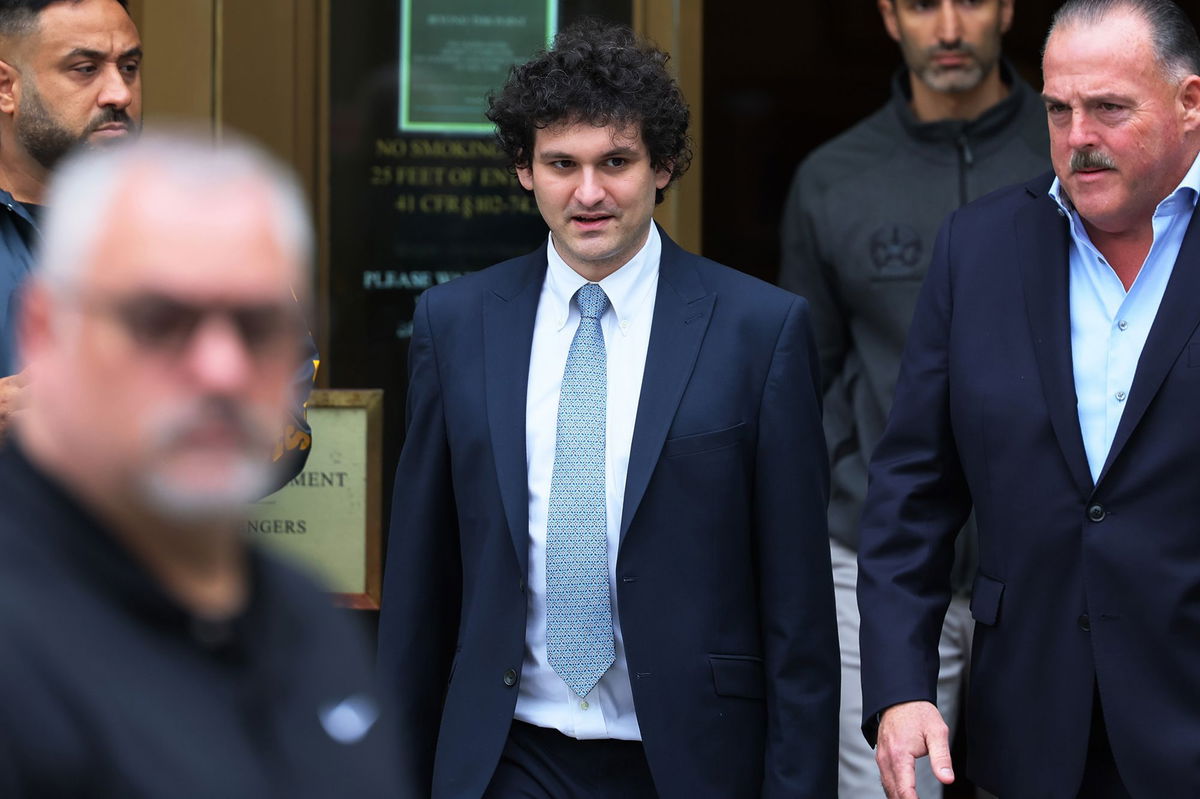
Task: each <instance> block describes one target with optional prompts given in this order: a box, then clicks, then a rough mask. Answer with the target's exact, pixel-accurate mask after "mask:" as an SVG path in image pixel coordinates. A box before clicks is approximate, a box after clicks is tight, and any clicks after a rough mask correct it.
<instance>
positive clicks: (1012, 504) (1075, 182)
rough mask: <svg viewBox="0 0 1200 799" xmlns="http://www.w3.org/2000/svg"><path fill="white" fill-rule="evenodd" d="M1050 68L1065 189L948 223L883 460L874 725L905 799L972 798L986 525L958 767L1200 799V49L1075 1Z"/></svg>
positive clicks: (880, 754)
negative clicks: (947, 794) (955, 570)
mask: <svg viewBox="0 0 1200 799" xmlns="http://www.w3.org/2000/svg"><path fill="white" fill-rule="evenodd" d="M1042 71H1043V75H1044V80H1045V85H1044V87H1043V92H1042V97H1043V101H1044V107H1045V109H1046V112H1047V118H1048V122H1049V132H1050V143H1051V147H1050V152H1051V160H1052V162H1053V166H1054V171H1053V173H1047V174H1046V175H1043V176H1042V177H1040V178H1036V179H1034V180H1032V181H1029V182H1026V183H1022V184H1018V185H1015V186H1012V187H1010V188H1007V189H1003V190H1001V191H998V192H995V193H993V194H992V195H990V196H989V197H987V198H984V199H982V200H980V201H978V202H976V203H972V204H970V205H968V206H966V207H964V208H962V209H960V210H959V211H957V212H955V213H954V214H953V215H952V216H951V217H950V218H949V219H948V220H947V221H946V222H945V224H944V225H943V226H942V229H941V232H940V233H939V236H938V240H937V244H936V245H935V247H934V252H933V261H932V264H931V266H930V268H929V275H928V277H927V278H926V280H925V283H924V286H923V287H922V290H921V295H920V298H919V299H918V302H917V309H916V312H915V314H914V316H913V325H912V330H911V332H910V334H909V338H908V344H907V347H906V349H905V352H904V357H903V362H902V367H901V371H900V377H899V379H898V381H897V384H896V391H895V401H894V403H893V406H892V412H891V416H890V418H889V419H888V423H887V428H886V430H885V432H884V434H883V437H882V439H881V440H880V442H879V446H878V447H877V448H876V450H875V455H874V458H873V459H872V462H871V466H870V478H871V487H870V491H869V493H868V496H867V502H866V507H865V510H864V513H863V519H862V527H861V542H860V547H859V583H858V596H859V605H860V607H861V609H862V664H863V697H864V703H863V709H864V718H863V728H864V731H865V732H866V733H867V735H868V737H869V738H870V739H871V740H872V741H876V742H877V758H878V762H879V767H880V772H881V776H882V778H883V784H884V787H885V789H886V790H887V793H888V796H889V797H894V798H895V799H912V798H913V797H915V796H917V795H918V793H919V790H918V789H917V787H916V786H917V783H916V781H915V774H914V758H915V757H917V756H920V755H924V754H926V753H929V754H930V755H931V757H930V767H929V769H926V767H925V766H924V765H921V766H920V769H921V770H932V772H933V773H934V774H935V775H936V776H937V777H938V779H939V780H941V781H942V782H950V781H952V780H953V779H954V775H955V768H954V765H955V764H952V763H951V759H950V755H949V749H948V741H947V735H946V728H945V725H944V724H943V722H942V719H941V717H940V715H939V714H938V709H937V708H936V707H935V706H934V704H933V703H934V702H935V700H936V693H935V690H934V685H935V683H936V677H937V675H936V671H937V669H936V663H937V656H936V653H937V642H938V631H939V629H940V627H941V624H942V617H943V615H944V613H945V611H946V607H947V605H948V603H949V602H950V597H951V591H952V585H953V584H952V581H951V573H950V571H951V570H950V564H951V561H952V558H953V550H954V540H955V534H956V533H957V531H958V529H959V527H960V526H961V525H962V523H963V522H964V521H965V520H966V518H967V516H968V514H969V513H970V512H971V511H972V510H974V513H975V518H976V519H977V521H978V530H979V566H978V571H977V574H976V576H975V579H974V584H973V589H972V595H971V606H970V607H971V614H972V616H973V617H974V619H975V622H976V624H975V631H974V642H973V662H972V669H971V679H970V683H969V697H968V707H967V719H968V721H969V723H968V725H967V730H966V734H967V749H966V751H967V758H966V771H967V773H968V774H969V775H970V776H971V778H972V779H973V780H974V781H975V783H976V784H977V785H979V786H981V787H983V788H985V789H987V790H988V791H990V792H992V793H994V794H996V795H998V796H999V797H1001V799H1009V798H1010V797H1020V798H1021V799H1027V798H1028V799H1038V798H1039V797H1046V798H1047V799H1049V798H1051V797H1053V798H1055V799H1057V797H1079V798H1080V799H1129V798H1130V797H1167V796H1170V797H1183V796H1200V769H1197V767H1196V764H1197V763H1198V762H1200V739H1198V738H1197V735H1196V731H1197V730H1200V702H1197V697H1198V696H1200V535H1197V529H1198V528H1197V519H1198V518H1200V491H1198V490H1197V480H1196V475H1197V470H1196V454H1197V452H1200V427H1197V426H1196V425H1195V424H1193V423H1192V419H1193V417H1194V415H1195V411H1196V408H1197V407H1200V304H1198V303H1197V301H1196V298H1197V297H1198V296H1200V269H1197V266H1198V265H1200V217H1197V215H1196V212H1195V211H1196V201H1197V197H1198V196H1200V160H1198V158H1197V156H1198V154H1200V39H1198V38H1197V35H1196V29H1195V27H1194V24H1193V22H1192V21H1191V20H1189V19H1188V17H1187V15H1186V14H1185V13H1184V12H1183V11H1182V10H1181V9H1180V7H1179V6H1177V5H1176V4H1175V3H1173V2H1171V0H1069V1H1068V2H1067V3H1065V4H1064V5H1063V6H1062V7H1061V8H1060V9H1059V11H1058V12H1057V13H1056V15H1055V18H1054V22H1053V25H1052V27H1051V30H1050V34H1049V37H1048V39H1047V42H1046V47H1045V51H1044V56H1043V61H1042ZM920 795H921V796H922V797H924V794H923V793H921V794H920Z"/></svg>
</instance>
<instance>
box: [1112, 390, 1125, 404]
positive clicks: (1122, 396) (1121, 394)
mask: <svg viewBox="0 0 1200 799" xmlns="http://www.w3.org/2000/svg"><path fill="white" fill-rule="evenodd" d="M1113 396H1114V397H1116V398H1117V402H1124V401H1125V392H1124V391H1118V392H1117V393H1116V394H1114V395H1113Z"/></svg>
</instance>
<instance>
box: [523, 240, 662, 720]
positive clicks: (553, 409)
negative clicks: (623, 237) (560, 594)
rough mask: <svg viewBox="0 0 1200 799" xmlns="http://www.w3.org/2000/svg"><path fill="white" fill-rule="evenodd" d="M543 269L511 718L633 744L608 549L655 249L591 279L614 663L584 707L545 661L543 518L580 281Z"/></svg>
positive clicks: (636, 392)
mask: <svg viewBox="0 0 1200 799" xmlns="http://www.w3.org/2000/svg"><path fill="white" fill-rule="evenodd" d="M546 252H547V260H548V262H549V263H548V268H547V269H546V281H545V283H543V284H542V293H541V297H540V299H539V300H538V308H537V316H536V318H535V321H534V327H533V347H532V350H531V352H530V357H529V393H528V395H527V398H526V410H525V413H526V416H525V456H526V459H527V465H528V470H529V580H528V596H529V610H528V614H527V616H526V621H525V660H524V663H523V664H522V666H521V682H520V687H519V693H518V695H517V709H516V713H515V714H514V715H515V717H516V718H517V719H519V720H520V721H524V722H528V723H530V724H536V725H538V726H540V727H550V728H553V729H557V730H559V731H560V732H562V733H563V734H564V735H569V736H571V737H573V738H579V739H593V738H618V739H622V740H630V741H637V740H641V737H642V734H641V730H640V729H639V728H638V722H637V716H636V714H635V713H634V709H633V690H632V689H631V688H630V685H629V666H628V664H627V663H626V662H625V645H624V640H623V638H622V636H621V623H620V617H619V616H618V614H617V582H616V573H617V546H618V543H619V539H620V529H621V511H622V508H623V507H624V504H625V503H624V499H625V477H626V474H627V473H628V471H629V449H630V446H631V444H632V442H633V424H634V421H635V419H636V418H637V408H638V398H639V397H640V396H641V392H642V374H643V372H645V369H646V352H647V350H648V349H649V347H650V325H651V322H652V321H653V319H654V300H655V297H656V296H657V295H658V261H659V256H660V254H661V252H662V241H661V239H660V237H659V235H658V230H657V229H656V228H655V227H654V225H653V224H652V225H651V226H650V234H649V236H648V237H647V239H646V243H645V245H643V247H642V249H641V250H639V251H638V253H637V254H636V255H634V256H633V258H631V259H630V260H629V262H628V263H626V264H625V265H624V266H622V267H621V268H619V269H617V271H615V272H613V273H612V274H611V275H609V276H608V277H606V278H605V279H604V280H602V281H600V287H601V288H602V289H604V293H605V294H607V295H608V299H609V302H610V303H611V304H610V306H609V308H608V310H606V311H605V312H604V314H603V316H601V317H600V327H601V329H602V330H603V332H604V347H605V355H606V357H607V360H608V404H607V408H606V412H607V417H608V419H607V424H606V427H605V438H604V440H605V446H606V449H607V452H606V455H605V495H606V498H607V503H606V506H607V514H608V519H607V521H608V590H609V595H610V596H611V598H612V619H613V642H614V647H615V654H616V660H615V661H614V663H613V665H612V666H611V667H609V669H608V671H607V672H605V674H604V676H603V677H601V678H600V682H598V683H597V684H596V686H595V687H594V688H593V689H592V690H591V692H590V693H588V695H587V696H586V697H584V698H583V699H580V698H579V697H578V696H576V695H575V693H574V692H573V691H572V690H571V689H570V688H568V687H567V684H566V683H565V682H563V681H562V678H561V677H559V676H558V673H557V672H555V671H554V669H553V668H551V666H550V664H549V663H548V662H547V659H546V515H547V509H548V507H549V501H550V477H551V475H552V474H553V471H554V446H555V439H556V435H557V421H558V398H559V392H560V389H561V387H562V378H563V370H564V368H565V367H566V363H567V353H568V351H569V350H570V348H571V340H572V339H573V338H574V337H575V330H576V329H577V328H578V327H579V307H578V305H577V304H576V303H575V301H574V299H573V298H574V296H575V292H576V291H578V290H579V288H580V287H581V286H583V285H584V284H585V283H587V282H588V281H587V280H585V279H584V278H583V277H582V276H581V275H580V274H579V273H578V272H576V271H575V270H573V269H571V267H569V266H567V264H566V262H565V261H563V259H562V257H561V256H559V254H558V252H557V251H556V250H555V249H554V239H553V236H551V238H550V241H549V244H548V245H547V248H546Z"/></svg>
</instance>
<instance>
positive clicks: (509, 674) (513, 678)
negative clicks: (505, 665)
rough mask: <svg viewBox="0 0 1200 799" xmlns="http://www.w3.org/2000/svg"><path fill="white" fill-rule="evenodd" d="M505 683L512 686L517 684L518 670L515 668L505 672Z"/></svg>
mask: <svg viewBox="0 0 1200 799" xmlns="http://www.w3.org/2000/svg"><path fill="white" fill-rule="evenodd" d="M504 684H505V685H507V686H508V687H510V688H511V687H512V686H514V685H516V684H517V672H516V670H515V669H509V670H508V671H506V672H504Z"/></svg>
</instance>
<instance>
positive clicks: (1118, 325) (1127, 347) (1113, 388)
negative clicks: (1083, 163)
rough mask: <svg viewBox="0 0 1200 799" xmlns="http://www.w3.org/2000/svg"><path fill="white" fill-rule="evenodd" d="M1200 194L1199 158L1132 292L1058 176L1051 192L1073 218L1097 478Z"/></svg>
mask: <svg viewBox="0 0 1200 799" xmlns="http://www.w3.org/2000/svg"><path fill="white" fill-rule="evenodd" d="M1198 192H1200V159H1197V160H1196V161H1195V162H1193V164H1192V168H1191V169H1190V170H1188V173H1187V174H1186V175H1185V176H1184V178H1183V180H1182V181H1181V182H1180V184H1179V186H1178V187H1177V188H1176V189H1175V191H1173V192H1171V193H1170V194H1169V195H1167V197H1166V198H1165V199H1164V200H1163V201H1162V202H1160V203H1159V204H1158V207H1157V208H1156V209H1155V211H1154V219H1153V227H1154V242H1153V244H1151V246H1150V252H1149V254H1148V255H1147V256H1146V260H1145V262H1144V263H1143V264H1142V268H1141V271H1139V272H1138V274H1137V277H1136V278H1135V279H1134V281H1133V284H1132V285H1131V286H1130V287H1129V291H1128V292H1127V291H1125V286H1124V285H1123V284H1122V283H1121V279H1120V278H1118V277H1117V273H1116V272H1114V271H1113V269H1112V267H1111V266H1109V264H1108V261H1107V260H1106V259H1105V258H1104V256H1103V255H1101V253H1100V251H1099V250H1098V249H1096V246H1095V245H1094V244H1092V240H1091V238H1090V237H1089V236H1088V234H1087V230H1086V229H1085V228H1084V226H1083V221H1082V220H1081V219H1080V218H1079V213H1078V212H1077V211H1076V210H1075V206H1074V205H1072V204H1071V200H1070V198H1069V197H1068V196H1067V195H1066V192H1065V190H1064V189H1063V186H1062V184H1061V183H1059V181H1058V179H1057V178H1055V179H1054V183H1053V184H1052V185H1051V187H1050V195H1051V196H1052V197H1053V198H1054V200H1055V202H1057V203H1058V205H1059V207H1060V208H1061V209H1062V210H1063V213H1065V214H1067V216H1068V218H1069V219H1070V221H1071V256H1070V308H1071V363H1072V366H1073V369H1074V376H1075V396H1076V401H1077V403H1078V412H1079V430H1080V432H1081V433H1082V434H1083V448H1084V451H1085V452H1086V453H1087V460H1088V467H1089V468H1090V470H1091V473H1092V481H1093V482H1095V481H1096V480H1098V479H1099V478H1100V472H1101V470H1102V469H1103V468H1104V462H1105V461H1106V460H1107V459H1108V451H1109V449H1110V448H1111V447H1112V442H1113V439H1114V438H1115V437H1116V434H1117V425H1118V424H1120V422H1121V413H1122V412H1123V411H1124V410H1125V401H1126V400H1127V399H1128V398H1129V391H1130V389H1131V388H1132V386H1133V377H1134V374H1135V372H1136V370H1137V364H1138V359H1139V358H1141V356H1142V347H1144V346H1145V344H1146V337H1147V336H1149V335H1150V326H1151V325H1153V324H1154V317H1155V316H1157V315H1158V306H1159V304H1160V303H1161V302H1162V298H1163V294H1164V293H1165V292H1166V289H1167V281H1169V280H1170V279H1171V273H1172V272H1173V271H1174V269H1175V260H1176V259H1177V258H1178V256H1179V249H1180V247H1181V246H1182V244H1183V235H1184V233H1185V232H1186V231H1187V228H1188V224H1189V223H1190V222H1191V221H1192V213H1193V212H1194V211H1195V208H1196V198H1197V193H1198Z"/></svg>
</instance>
